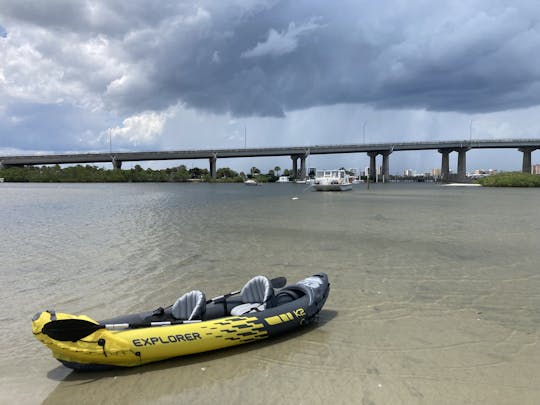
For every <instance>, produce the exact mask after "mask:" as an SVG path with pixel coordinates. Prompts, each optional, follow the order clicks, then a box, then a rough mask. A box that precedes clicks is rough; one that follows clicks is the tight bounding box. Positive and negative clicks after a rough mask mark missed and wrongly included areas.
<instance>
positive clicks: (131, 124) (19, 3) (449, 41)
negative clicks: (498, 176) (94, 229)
mask: <svg viewBox="0 0 540 405" xmlns="http://www.w3.org/2000/svg"><path fill="white" fill-rule="evenodd" d="M539 23H540V2H538V1H537V0H530V1H527V0H523V1H512V2H508V1H497V0H476V1H475V0H469V1H453V0H447V1H445V2H433V1H432V0H381V1H377V2H372V1H368V0H366V1H361V0H354V1H346V0H340V1H336V2H330V1H314V0H306V1H301V0H294V1H271V0H266V1H258V0H228V1H218V0H215V1H189V0H186V1H181V2H179V1H165V0H156V1H152V0H144V1H139V0H130V1H124V0H102V1H99V0H96V1H84V0H81V1H75V0H47V1H39V0H0V97H1V98H0V155H7V154H33V153H62V152H94V151H95V152H101V151H108V150H109V139H111V140H112V147H113V149H114V150H117V151H120V150H122V151H128V150H130V151H135V150H171V149H200V148H209V149H211V148H227V147H231V148H232V147H243V146H244V142H246V143H247V146H248V147H258V146H300V145H310V144H319V145H320V144H336V143H362V142H364V141H365V142H406V141H425V140H455V139H469V137H470V136H472V138H474V139H498V138H510V137H511V138H540V119H539V117H540V24H539ZM452 155H455V154H452ZM467 156H468V168H469V169H473V168H485V169H487V168H499V169H504V170H516V169H517V170H519V169H520V168H521V156H522V155H521V153H520V152H518V151H514V150H507V151H493V150H492V151H471V152H469V153H468V154H467ZM456 160H457V158H456V157H455V156H453V157H451V164H453V165H454V166H455V161H456ZM180 163H182V162H178V164H180ZM183 163H186V164H188V165H193V164H195V165H199V166H201V167H206V166H207V162H205V161H199V162H197V161H195V162H183ZM533 163H540V151H537V152H535V153H533ZM171 164H173V163H171V162H166V163H163V162H162V163H158V164H156V165H158V166H159V165H161V166H163V165H165V166H166V165H171ZM174 164H176V162H174ZM308 164H309V166H311V167H313V166H315V167H322V166H326V167H336V166H340V167H341V166H346V167H364V166H366V165H367V164H368V158H367V156H366V155H364V154H354V155H332V156H324V157H317V156H312V157H311V158H310V161H308ZM224 165H226V166H230V167H233V168H235V169H237V170H238V169H245V168H248V167H251V166H253V165H255V166H257V167H260V168H262V169H264V170H266V169H269V168H273V167H274V166H275V165H280V166H281V167H282V168H285V167H288V166H290V159H288V158H285V157H284V158H257V159H253V160H250V159H238V160H226V161H225V160H223V161H222V160H218V167H220V166H224ZM124 167H126V165H124ZM128 167H129V166H128ZM432 167H440V155H439V154H438V153H437V152H435V151H428V152H399V153H394V154H393V155H392V156H391V158H390V171H391V172H392V173H398V172H401V171H402V170H403V169H405V168H410V169H413V170H419V171H424V170H429V169H430V168H432Z"/></svg>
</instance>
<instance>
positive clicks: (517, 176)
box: [477, 172, 540, 187]
mask: <svg viewBox="0 0 540 405" xmlns="http://www.w3.org/2000/svg"><path fill="white" fill-rule="evenodd" d="M477 182H478V183H480V184H481V185H482V186H484V187H540V176H539V175H536V174H527V173H521V172H506V173H498V174H492V175H491V176H487V177H484V178H481V179H479V180H477Z"/></svg>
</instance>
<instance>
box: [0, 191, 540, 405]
mask: <svg viewBox="0 0 540 405" xmlns="http://www.w3.org/2000/svg"><path fill="white" fill-rule="evenodd" d="M304 190H305V186H304V185H296V184H268V185H264V186H262V187H246V186H244V185H243V184H47V185H42V184H8V183H4V184H1V185H0V232H1V233H0V257H1V270H0V292H1V297H2V301H3V303H2V304H3V305H2V306H1V309H0V311H1V312H0V321H1V323H2V329H1V334H0V347H1V355H0V403H19V404H21V403H29V404H33V403H42V402H43V403H47V404H58V403H66V404H73V403H77V404H86V403H92V404H101V403H103V404H108V403H139V404H146V403H165V404H166V403H192V404H199V403H200V404H207V403H215V402H219V403H220V404H232V403H260V404H265V403H274V402H277V403H280V404H287V403H296V404H319V403H320V404H322V403H329V402H331V403H333V404H340V403H344V404H345V403H358V404H360V403H361V404H435V403H436V404H464V403H470V404H472V403H474V404H538V403H540V384H539V381H540V345H539V336H540V327H539V326H540V309H539V308H540V269H539V267H540V266H539V263H540V248H539V246H540V243H539V239H540V218H539V215H540V204H539V202H540V190H539V189H484V188H479V187H475V188H473V187H443V186H440V185H433V184H431V185H430V184H419V185H414V184H406V185H396V184H389V185H376V186H373V185H372V187H371V188H370V190H367V189H366V186H365V185H357V186H355V188H354V189H353V191H351V192H347V193H316V192H311V191H307V192H303V191H304ZM295 196H297V197H299V198H298V199H297V200H293V199H292V197H295ZM319 271H324V272H326V273H328V275H329V278H330V281H331V283H332V291H331V293H330V297H329V299H328V301H327V304H326V306H325V308H324V310H323V311H322V312H321V316H320V321H319V323H318V324H317V325H316V326H315V327H310V328H308V329H306V330H303V331H302V332H299V333H296V334H292V335H289V336H286V337H283V338H280V339H277V340H273V341H267V342H262V343H256V344H253V345H248V346H244V347H238V348H234V349H231V350H222V351H218V352H213V353H207V354H201V355H197V356H192V357H189V358H184V359H175V360H172V361H167V362H163V363H158V364H153V365H148V366H144V367H139V368H134V369H127V370H120V369H119V370H114V371H108V372H102V373H76V372H71V371H70V370H69V369H66V368H64V367H63V366H61V365H60V363H58V362H57V361H56V360H54V359H53V358H52V357H51V355H50V352H49V350H48V349H46V348H45V347H44V346H42V345H41V343H39V342H38V341H37V340H36V339H35V338H34V337H33V335H32V332H31V322H30V319H31V317H32V315H33V314H34V313H36V312H38V311H42V310H45V309H51V308H54V309H56V310H57V311H63V312H70V313H85V314H88V315H90V316H92V317H94V318H97V319H100V318H106V317H110V316H112V315H118V314H121V313H126V312H132V311H141V310H146V309H151V308H155V307H157V306H159V305H166V304H170V303H172V302H174V300H175V299H176V298H177V297H178V296H180V295H181V294H182V293H184V292H186V291H189V290H190V289H194V288H198V289H203V290H204V291H205V292H206V295H207V296H214V295H218V294H220V293H223V292H226V291H231V290H234V289H237V288H238V287H241V286H242V285H243V284H244V282H246V281H247V280H248V279H249V278H250V277H251V276H254V275H257V274H265V275H268V276H269V277H277V276H282V275H283V276H286V277H287V278H288V279H289V281H291V282H295V281H297V280H299V279H302V278H304V277H305V276H307V275H310V274H313V273H316V272H319Z"/></svg>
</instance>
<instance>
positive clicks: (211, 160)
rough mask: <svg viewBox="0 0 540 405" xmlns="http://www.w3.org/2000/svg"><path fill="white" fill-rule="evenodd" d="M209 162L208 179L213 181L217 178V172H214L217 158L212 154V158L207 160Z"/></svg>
mask: <svg viewBox="0 0 540 405" xmlns="http://www.w3.org/2000/svg"><path fill="white" fill-rule="evenodd" d="M208 160H209V161H210V177H212V178H213V179H215V178H216V177H217V170H216V166H217V156H216V155H215V154H214V156H212V157H211V158H210V159H208Z"/></svg>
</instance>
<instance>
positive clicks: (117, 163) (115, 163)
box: [112, 156, 122, 170]
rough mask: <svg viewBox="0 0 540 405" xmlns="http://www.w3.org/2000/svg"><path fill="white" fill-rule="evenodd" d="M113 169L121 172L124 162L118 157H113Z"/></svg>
mask: <svg viewBox="0 0 540 405" xmlns="http://www.w3.org/2000/svg"><path fill="white" fill-rule="evenodd" d="M112 165H113V169H115V170H120V169H121V168H122V161H121V160H118V159H117V158H116V156H112Z"/></svg>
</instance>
